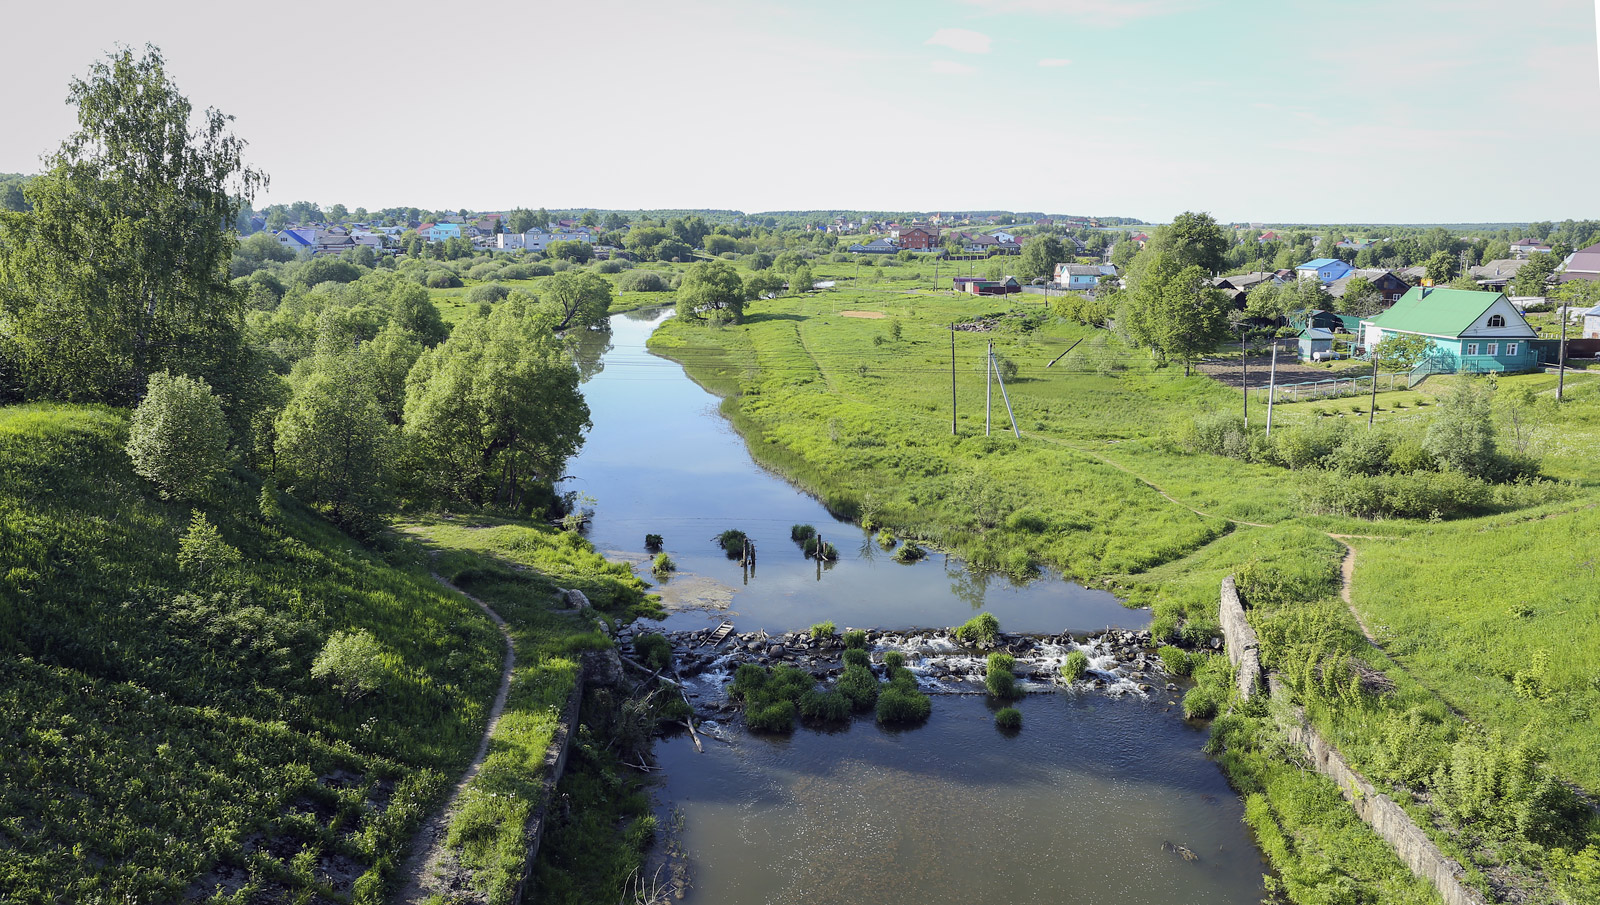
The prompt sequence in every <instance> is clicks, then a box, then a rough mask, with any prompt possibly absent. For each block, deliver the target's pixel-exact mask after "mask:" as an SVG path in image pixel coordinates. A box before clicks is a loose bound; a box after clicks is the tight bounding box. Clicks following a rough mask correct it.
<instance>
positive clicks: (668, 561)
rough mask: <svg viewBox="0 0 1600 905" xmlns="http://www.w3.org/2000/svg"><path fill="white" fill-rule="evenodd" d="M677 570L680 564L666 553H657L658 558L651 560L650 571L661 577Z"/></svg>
mask: <svg viewBox="0 0 1600 905" xmlns="http://www.w3.org/2000/svg"><path fill="white" fill-rule="evenodd" d="M677 570H678V564H677V563H675V562H673V561H672V557H670V556H668V555H667V554H665V553H657V554H656V558H655V559H654V560H651V562H650V571H651V572H654V573H655V574H656V575H658V576H661V577H665V576H667V575H670V574H672V573H673V572H676V571H677Z"/></svg>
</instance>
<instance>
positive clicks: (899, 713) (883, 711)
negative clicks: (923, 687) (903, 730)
mask: <svg viewBox="0 0 1600 905" xmlns="http://www.w3.org/2000/svg"><path fill="white" fill-rule="evenodd" d="M931 713H933V701H931V700H929V699H928V696H927V695H925V694H923V693H922V692H920V691H911V690H908V689H906V688H904V687H902V686H900V685H895V684H890V685H889V687H887V688H885V689H884V690H883V693H882V694H880V695H878V707H877V716H878V722H880V723H887V724H906V723H920V722H922V721H923V720H926V719H927V718H928V715H929V714H931Z"/></svg>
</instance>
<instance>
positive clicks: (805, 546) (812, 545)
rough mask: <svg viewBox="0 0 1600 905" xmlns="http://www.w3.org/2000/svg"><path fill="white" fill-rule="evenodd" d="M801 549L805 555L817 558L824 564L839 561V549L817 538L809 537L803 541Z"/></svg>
mask: <svg viewBox="0 0 1600 905" xmlns="http://www.w3.org/2000/svg"><path fill="white" fill-rule="evenodd" d="M800 549H801V551H802V552H804V553H805V555H806V556H814V557H817V558H818V559H821V560H822V561H823V562H838V561H839V548H837V547H835V546H834V545H833V544H831V543H828V542H827V541H822V540H818V539H817V538H815V537H808V538H806V539H805V540H804V541H802V542H801V544H800Z"/></svg>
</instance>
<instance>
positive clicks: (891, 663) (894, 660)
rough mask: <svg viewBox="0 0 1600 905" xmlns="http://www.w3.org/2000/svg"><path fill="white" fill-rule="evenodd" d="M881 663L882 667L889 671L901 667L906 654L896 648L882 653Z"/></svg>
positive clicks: (903, 664)
mask: <svg viewBox="0 0 1600 905" xmlns="http://www.w3.org/2000/svg"><path fill="white" fill-rule="evenodd" d="M883 665H884V668H886V669H888V670H890V671H891V672H892V671H893V670H896V669H903V668H904V667H905V665H906V655H905V654H904V653H902V652H900V651H897V650H892V651H889V652H888V653H886V654H884V655H883Z"/></svg>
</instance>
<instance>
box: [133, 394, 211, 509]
mask: <svg viewBox="0 0 1600 905" xmlns="http://www.w3.org/2000/svg"><path fill="white" fill-rule="evenodd" d="M127 450H128V458H129V459H131V460H132V461H133V471H134V473H135V474H137V475H139V477H141V478H144V479H145V480H147V481H149V482H150V483H152V484H154V485H156V487H157V488H158V489H159V490H160V493H161V496H162V497H163V498H169V497H179V498H194V497H199V496H203V495H205V493H206V491H207V490H209V489H210V487H211V485H212V483H213V482H214V481H215V480H216V479H217V477H218V476H220V475H221V474H222V471H223V469H224V468H225V467H226V466H227V461H228V422H227V420H226V419H225V418H224V417H223V415H222V401H221V400H220V399H218V398H217V397H216V396H215V395H214V394H213V393H212V392H211V386H210V385H209V384H207V383H206V382H205V381H204V380H201V379H199V378H194V377H185V376H183V375H178V376H176V377H174V376H173V375H171V374H169V373H167V372H166V371H162V372H161V373H159V374H152V375H150V382H149V385H148V389H147V391H146V392H145V396H144V399H143V400H141V401H140V402H139V407H138V408H136V409H134V410H133V419H132V422H131V423H130V424H129V427H128V446H127Z"/></svg>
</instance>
